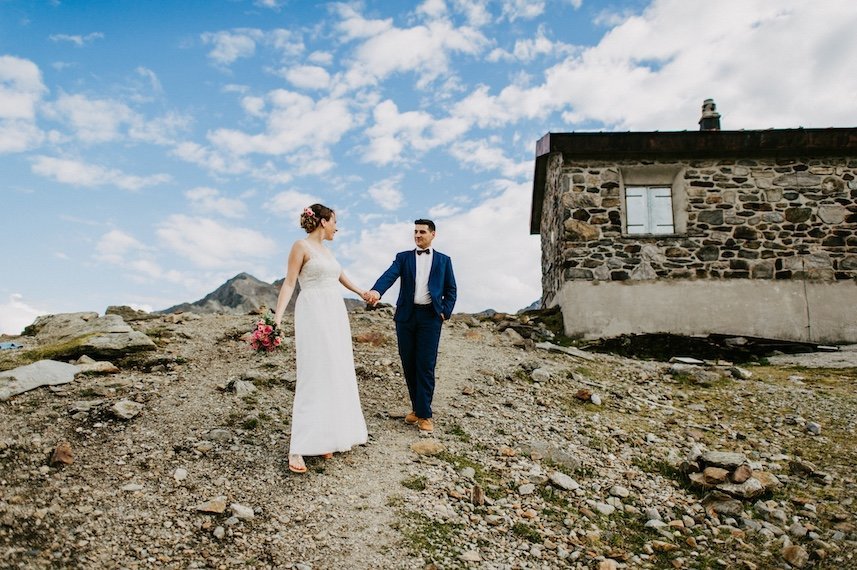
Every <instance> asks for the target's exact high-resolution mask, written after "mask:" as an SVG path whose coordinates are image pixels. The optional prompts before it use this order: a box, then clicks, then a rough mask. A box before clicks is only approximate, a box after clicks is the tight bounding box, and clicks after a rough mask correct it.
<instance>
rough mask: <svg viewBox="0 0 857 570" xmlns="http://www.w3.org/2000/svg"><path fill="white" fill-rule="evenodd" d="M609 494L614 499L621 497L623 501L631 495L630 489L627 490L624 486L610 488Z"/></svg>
mask: <svg viewBox="0 0 857 570" xmlns="http://www.w3.org/2000/svg"><path fill="white" fill-rule="evenodd" d="M609 493H610V494H611V495H613V496H614V497H620V498H622V499H624V498H625V497H627V496H628V495H630V494H631V493H630V492H629V491H628V489H626V488H625V487H623V486H622V485H613V486H612V487H610V491H609Z"/></svg>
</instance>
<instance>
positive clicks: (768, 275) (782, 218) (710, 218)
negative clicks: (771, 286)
mask: <svg viewBox="0 0 857 570" xmlns="http://www.w3.org/2000/svg"><path fill="white" fill-rule="evenodd" d="M647 173H649V174H647ZM667 173H669V174H667ZM546 174H547V178H546V181H545V193H544V203H543V205H542V208H543V209H542V216H541V235H542V264H543V281H542V286H543V302H544V303H545V305H552V304H556V302H557V296H558V295H559V293H560V292H561V290H562V288H563V285H564V284H565V283H566V282H568V281H589V282H594V283H598V282H618V281H624V282H629V284H630V282H634V281H642V282H646V281H658V280H671V281H675V280H717V281H722V280H735V279H743V280H810V281H813V282H829V283H832V282H839V283H841V284H844V283H843V282H846V281H848V280H850V281H851V282H852V284H855V285H857V160H855V159H853V158H843V157H831V158H812V159H800V158H795V159H782V158H781V159H752V160H747V159H736V160H717V159H704V160H688V161H642V160H639V161H634V160H629V161H624V162H621V163H616V162H605V161H594V160H592V161H584V160H580V159H575V160H574V162H571V161H569V162H565V161H564V160H563V155H562V153H554V154H552V155H551V156H550V157H549V159H548V165H547V172H546ZM650 175H651V176H654V177H658V176H660V177H661V178H664V177H665V176H667V175H668V176H670V177H672V179H671V180H670V184H671V186H672V188H673V203H674V214H675V218H676V234H674V235H666V236H628V235H624V234H623V223H624V215H625V214H624V200H623V194H624V184H626V183H629V184H636V183H638V182H628V181H629V180H630V179H632V178H635V179H645V178H647V177H651V176H650Z"/></svg>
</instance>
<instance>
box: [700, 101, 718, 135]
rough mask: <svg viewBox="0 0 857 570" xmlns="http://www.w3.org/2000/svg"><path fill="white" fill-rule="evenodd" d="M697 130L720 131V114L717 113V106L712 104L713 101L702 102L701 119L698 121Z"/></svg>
mask: <svg viewBox="0 0 857 570" xmlns="http://www.w3.org/2000/svg"><path fill="white" fill-rule="evenodd" d="M699 130H700V131H719V130H720V113H718V112H717V105H715V104H714V99H706V100H705V101H703V102H702V118H701V119H699Z"/></svg>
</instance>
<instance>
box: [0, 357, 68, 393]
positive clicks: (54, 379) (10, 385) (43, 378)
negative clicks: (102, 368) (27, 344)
mask: <svg viewBox="0 0 857 570" xmlns="http://www.w3.org/2000/svg"><path fill="white" fill-rule="evenodd" d="M77 372H78V368H77V366H75V365H74V364H67V363H65V362H57V361H55V360H40V361H38V362H34V363H33V364H28V365H26V366H19V367H18V368H14V369H12V370H7V371H5V372H0V401H5V400H8V399H9V398H11V397H12V396H16V395H18V394H23V393H24V392H28V391H30V390H32V389H33V388H38V387H39V386H57V385H59V384H68V383H69V382H71V381H72V380H74V375H75V374H77Z"/></svg>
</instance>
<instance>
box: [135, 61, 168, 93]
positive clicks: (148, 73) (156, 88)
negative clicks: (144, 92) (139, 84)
mask: <svg viewBox="0 0 857 570" xmlns="http://www.w3.org/2000/svg"><path fill="white" fill-rule="evenodd" d="M134 71H136V72H137V75H139V76H140V77H142V78H143V79H145V80H146V81H148V83H149V89H150V90H151V91H152V92H153V93H156V94H159V95H160V94H163V92H164V87H163V86H162V85H161V80H160V79H158V74H157V73H155V72H154V71H152V70H151V69H149V68H147V67H143V66H139V67H137V69H135V70H134Z"/></svg>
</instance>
